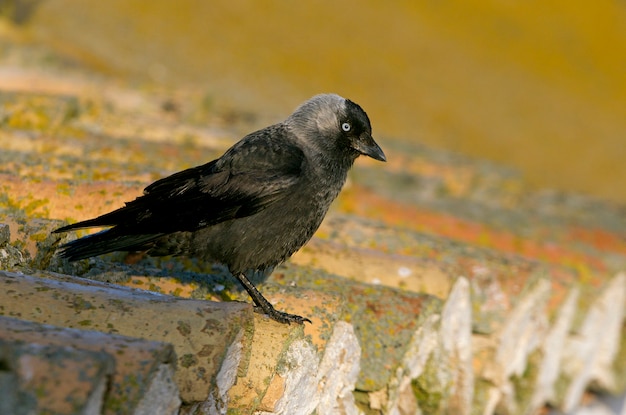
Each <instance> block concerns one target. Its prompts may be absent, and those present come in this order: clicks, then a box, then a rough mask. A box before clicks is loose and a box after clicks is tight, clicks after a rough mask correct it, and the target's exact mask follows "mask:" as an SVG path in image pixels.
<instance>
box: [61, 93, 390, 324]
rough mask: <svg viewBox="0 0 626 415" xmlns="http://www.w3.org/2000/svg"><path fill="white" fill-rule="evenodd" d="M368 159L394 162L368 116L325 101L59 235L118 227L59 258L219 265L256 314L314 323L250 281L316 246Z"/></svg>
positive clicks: (329, 98) (332, 99)
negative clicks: (108, 256)
mask: <svg viewBox="0 0 626 415" xmlns="http://www.w3.org/2000/svg"><path fill="white" fill-rule="evenodd" d="M360 155H366V156H369V157H372V158H374V159H376V160H380V161H386V158H385V154H384V153H383V151H382V149H381V148H380V147H379V146H378V144H376V142H375V141H374V139H373V138H372V127H371V125H370V121H369V118H368V117H367V114H366V113H365V111H363V109H362V108H361V107H360V106H359V105H357V104H355V103H354V102H352V101H350V100H348V99H344V98H342V97H340V96H338V95H335V94H322V95H317V96H315V97H313V98H311V99H310V100H308V101H307V102H305V103H304V104H302V105H301V106H300V107H298V108H297V109H296V110H295V111H294V113H293V114H291V115H290V116H289V118H287V119H286V120H285V121H284V122H281V123H278V124H275V125H272V126H269V127H267V128H264V129H262V130H259V131H256V132H253V133H251V134H249V135H247V136H245V137H244V138H243V139H242V140H241V141H239V142H238V143H236V144H235V145H233V146H232V147H231V148H230V149H229V150H228V151H226V153H224V155H222V156H221V157H220V158H218V159H217V160H213V161H211V162H209V163H207V164H204V165H202V166H198V167H192V168H190V169H187V170H183V171H181V172H178V173H175V174H173V175H171V176H169V177H165V178H163V179H161V180H158V181H156V182H154V183H152V184H151V185H149V186H148V187H146V188H145V189H144V194H143V195H142V196H139V197H138V198H137V199H135V200H133V201H132V202H127V203H126V205H125V206H124V207H122V208H119V209H117V210H115V211H113V212H110V213H107V214H104V215H102V216H99V217H97V218H95V219H89V220H86V221H83V222H78V223H75V224H73V225H68V226H64V227H62V228H59V229H56V230H55V231H54V233H59V232H66V231H69V230H72V229H79V228H89V227H104V226H110V227H111V228H109V229H107V230H104V231H101V232H99V233H96V234H93V235H89V236H86V237H83V238H81V239H77V240H74V241H71V242H69V243H67V244H65V245H63V246H62V247H61V251H60V255H61V256H62V257H64V258H67V259H69V260H70V261H75V260H79V259H84V258H88V257H92V256H96V255H100V254H104V253H108V252H113V251H146V252H147V254H148V255H152V256H162V255H186V256H190V257H197V258H201V259H203V260H207V261H213V262H219V263H222V264H225V265H227V266H228V269H229V271H230V272H231V273H232V274H233V275H234V276H235V277H237V279H238V280H239V281H240V282H241V284H242V285H243V287H244V288H245V289H246V291H247V292H248V294H250V297H252V300H253V301H254V303H255V305H256V307H255V310H256V311H262V312H264V313H265V314H267V315H268V316H269V317H271V318H272V319H274V320H276V321H279V322H282V323H289V322H292V321H293V322H297V323H302V322H304V321H309V320H308V319H306V318H304V317H300V316H297V315H293V314H287V313H284V312H281V311H277V310H275V309H274V307H273V306H272V305H271V304H270V303H269V301H267V300H266V299H265V297H263V295H262V294H261V293H260V292H259V291H258V290H257V289H256V287H255V286H254V285H253V284H252V283H251V282H250V280H249V279H248V278H247V277H246V275H245V273H246V272H249V271H267V270H271V269H273V267H275V266H276V265H278V264H279V263H281V262H283V261H285V260H286V259H287V258H289V257H290V256H291V255H292V254H293V253H294V252H296V251H297V250H298V249H300V248H301V247H302V246H303V245H304V244H305V243H306V242H307V241H308V240H309V239H311V237H312V236H313V234H314V233H315V231H316V230H317V228H318V227H319V226H320V224H321V222H322V219H324V216H325V215H326V212H327V211H328V208H329V206H330V204H331V202H332V201H333V200H334V199H335V197H337V194H339V191H340V190H341V188H342V186H343V184H344V182H345V181H346V175H347V173H348V170H349V169H350V167H351V166H352V164H353V163H354V160H355V159H356V158H357V157H358V156H360Z"/></svg>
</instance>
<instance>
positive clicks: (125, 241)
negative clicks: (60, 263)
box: [59, 228, 163, 261]
mask: <svg viewBox="0 0 626 415" xmlns="http://www.w3.org/2000/svg"><path fill="white" fill-rule="evenodd" d="M161 236H163V234H138V235H128V234H122V233H120V232H116V229H115V228H111V229H107V230H104V231H102V232H98V233H95V234H93V235H89V236H85V237H83V238H80V239H76V240H74V241H71V242H68V243H66V244H65V245H63V246H62V247H61V249H60V251H59V255H60V256H61V257H62V258H66V259H68V260H70V261H78V260H79V259H85V258H90V257H92V256H96V255H102V254H107V253H109V252H114V251H143V250H146V249H149V248H150V247H151V245H152V242H154V241H155V240H156V239H158V238H160V237H161Z"/></svg>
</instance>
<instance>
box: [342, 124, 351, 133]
mask: <svg viewBox="0 0 626 415" xmlns="http://www.w3.org/2000/svg"><path fill="white" fill-rule="evenodd" d="M350 128H352V127H350V124H348V123H347V122H344V123H343V124H341V129H342V130H344V131H345V132H348V131H350Z"/></svg>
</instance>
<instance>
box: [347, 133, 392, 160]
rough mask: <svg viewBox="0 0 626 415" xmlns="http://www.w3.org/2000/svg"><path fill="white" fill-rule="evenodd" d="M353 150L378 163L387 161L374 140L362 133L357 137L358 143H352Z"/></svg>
mask: <svg viewBox="0 0 626 415" xmlns="http://www.w3.org/2000/svg"><path fill="white" fill-rule="evenodd" d="M354 149H355V150H356V151H358V152H359V153H361V154H363V155H364V156H368V157H371V158H373V159H375V160H378V161H387V157H385V153H383V150H382V149H381V148H380V146H379V145H378V144H376V141H374V138H372V136H371V135H369V134H368V133H363V134H361V136H360V137H359V141H357V142H356V143H354Z"/></svg>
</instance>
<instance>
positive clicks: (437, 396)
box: [411, 354, 448, 414]
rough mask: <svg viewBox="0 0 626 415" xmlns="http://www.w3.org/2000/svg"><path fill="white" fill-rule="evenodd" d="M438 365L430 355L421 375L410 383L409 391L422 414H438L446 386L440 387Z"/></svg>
mask: <svg viewBox="0 0 626 415" xmlns="http://www.w3.org/2000/svg"><path fill="white" fill-rule="evenodd" d="M438 372H439V364H438V362H437V361H435V357H434V356H433V355H432V354H431V355H430V357H429V358H428V361H427V362H426V366H424V371H423V372H422V374H421V375H420V376H419V377H417V378H415V379H413V380H412V381H411V389H412V390H413V394H414V395H415V398H416V399H417V404H418V405H419V407H420V409H421V410H422V413H424V414H440V413H441V409H442V408H441V406H442V401H443V398H444V393H445V392H446V391H447V389H448V385H442V384H441V380H440V379H439V377H438Z"/></svg>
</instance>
